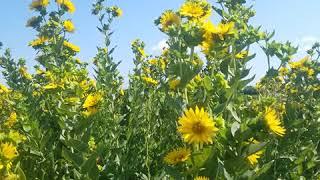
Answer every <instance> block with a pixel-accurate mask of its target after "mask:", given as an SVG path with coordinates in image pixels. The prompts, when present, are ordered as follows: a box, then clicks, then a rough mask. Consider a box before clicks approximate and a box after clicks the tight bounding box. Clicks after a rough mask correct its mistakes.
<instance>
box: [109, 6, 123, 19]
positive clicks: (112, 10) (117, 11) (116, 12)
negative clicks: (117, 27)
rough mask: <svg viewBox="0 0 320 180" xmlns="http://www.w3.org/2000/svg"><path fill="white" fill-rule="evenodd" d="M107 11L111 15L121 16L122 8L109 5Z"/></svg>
mask: <svg viewBox="0 0 320 180" xmlns="http://www.w3.org/2000/svg"><path fill="white" fill-rule="evenodd" d="M107 11H108V12H109V13H111V14H112V16H113V17H120V16H122V10H121V9H120V8H119V7H117V6H111V7H110V8H108V10H107Z"/></svg>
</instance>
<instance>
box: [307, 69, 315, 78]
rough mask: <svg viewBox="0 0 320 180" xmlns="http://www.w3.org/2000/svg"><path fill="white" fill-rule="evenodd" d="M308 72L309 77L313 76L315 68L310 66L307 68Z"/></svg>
mask: <svg viewBox="0 0 320 180" xmlns="http://www.w3.org/2000/svg"><path fill="white" fill-rule="evenodd" d="M307 74H308V77H312V76H313V75H314V70H313V69H310V68H308V69H307Z"/></svg>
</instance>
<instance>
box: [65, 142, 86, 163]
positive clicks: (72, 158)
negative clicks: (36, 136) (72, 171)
mask: <svg viewBox="0 0 320 180" xmlns="http://www.w3.org/2000/svg"><path fill="white" fill-rule="evenodd" d="M62 157H64V158H65V159H66V160H68V161H70V162H72V163H73V164H74V165H76V166H77V167H80V166H81V164H82V162H83V158H82V157H81V156H79V155H77V154H75V153H72V152H70V151H69V150H68V149H66V148H64V147H62Z"/></svg>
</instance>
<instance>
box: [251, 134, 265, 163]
mask: <svg viewBox="0 0 320 180" xmlns="http://www.w3.org/2000/svg"><path fill="white" fill-rule="evenodd" d="M248 143H253V144H259V141H257V140H255V139H254V138H250V139H249V142H248ZM262 153H263V151H262V150H260V151H257V152H255V153H253V154H250V155H249V156H247V160H248V162H249V163H250V164H251V165H252V166H254V165H256V164H257V163H258V159H260V157H261V155H262Z"/></svg>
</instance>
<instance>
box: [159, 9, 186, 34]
mask: <svg viewBox="0 0 320 180" xmlns="http://www.w3.org/2000/svg"><path fill="white" fill-rule="evenodd" d="M180 22H181V19H180V17H179V16H178V15H177V14H176V13H174V12H172V11H166V12H164V13H163V14H162V16H161V17H160V24H161V29H162V30H164V31H167V30H168V28H169V27H170V26H173V25H179V24H180Z"/></svg>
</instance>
